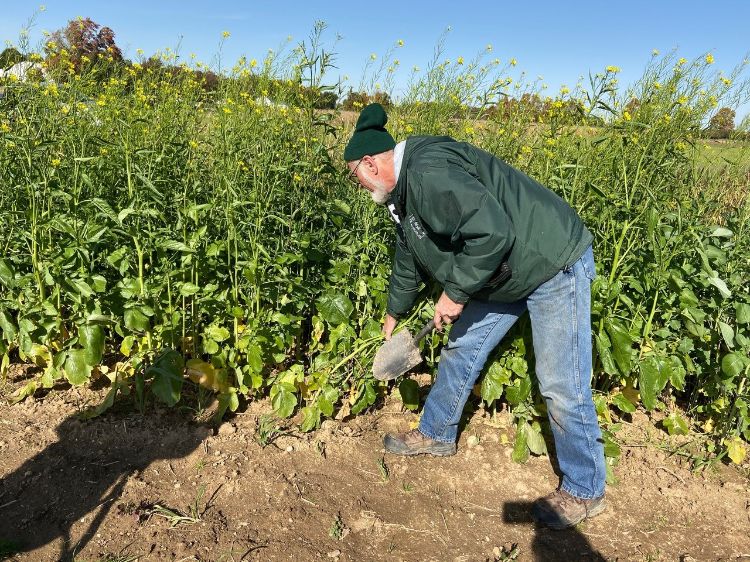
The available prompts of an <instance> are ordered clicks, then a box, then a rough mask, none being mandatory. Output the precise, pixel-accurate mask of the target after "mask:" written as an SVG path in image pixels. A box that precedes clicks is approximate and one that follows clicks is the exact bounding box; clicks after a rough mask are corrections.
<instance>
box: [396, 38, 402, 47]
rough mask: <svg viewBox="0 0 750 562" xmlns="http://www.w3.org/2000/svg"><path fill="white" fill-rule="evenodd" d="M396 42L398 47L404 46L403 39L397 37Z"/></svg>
mask: <svg viewBox="0 0 750 562" xmlns="http://www.w3.org/2000/svg"><path fill="white" fill-rule="evenodd" d="M396 43H397V44H398V46H399V47H403V46H404V40H403V39H399V40H398V41H397V42H396Z"/></svg>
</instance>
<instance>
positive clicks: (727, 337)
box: [719, 322, 734, 349]
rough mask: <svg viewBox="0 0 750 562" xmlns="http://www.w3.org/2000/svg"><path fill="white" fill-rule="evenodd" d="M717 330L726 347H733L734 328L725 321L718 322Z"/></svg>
mask: <svg viewBox="0 0 750 562" xmlns="http://www.w3.org/2000/svg"><path fill="white" fill-rule="evenodd" d="M719 331H720V332H721V337H722V338H724V342H725V343H726V344H727V347H728V348H729V349H732V348H734V330H733V329H732V327H731V326H730V325H729V324H726V323H725V322H719Z"/></svg>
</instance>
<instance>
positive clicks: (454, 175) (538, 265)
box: [388, 137, 593, 318]
mask: <svg viewBox="0 0 750 562" xmlns="http://www.w3.org/2000/svg"><path fill="white" fill-rule="evenodd" d="M388 205H389V207H390V208H391V210H392V211H395V213H394V214H395V216H396V218H397V220H398V221H399V224H398V239H397V244H396V253H395V256H394V260H393V271H392V273H391V279H390V286H389V295H388V313H389V314H391V315H392V316H394V317H396V318H398V317H400V316H403V315H404V314H406V313H407V312H408V311H409V309H411V307H412V306H413V304H414V301H415V300H416V298H417V296H418V294H419V288H420V285H421V283H422V282H426V281H428V279H429V278H432V279H434V280H436V281H437V282H438V283H440V284H441V285H442V286H443V288H444V290H445V292H446V294H447V295H448V296H449V297H450V298H451V299H453V300H454V301H456V302H460V303H465V302H466V301H468V300H469V298H476V299H482V300H488V301H494V302H513V301H516V300H519V299H522V298H524V297H526V296H527V295H528V294H529V293H531V292H532V291H533V290H534V289H536V288H537V287H538V286H539V285H541V284H542V283H544V282H545V281H547V280H548V279H551V278H552V277H554V276H555V275H556V274H557V273H558V272H559V271H560V270H561V269H563V268H564V267H567V266H569V265H571V264H573V263H574V262H575V261H576V260H577V259H578V258H579V257H580V256H581V255H582V254H583V252H584V251H585V250H586V248H588V246H589V245H590V244H591V242H592V240H593V236H592V235H591V233H590V232H589V231H588V230H587V229H586V227H585V226H584V224H583V222H582V221H581V219H580V218H579V216H578V214H577V213H576V212H575V211H574V210H573V209H572V208H571V207H570V206H569V205H568V204H567V203H566V202H565V201H564V200H563V199H562V198H560V197H558V196H557V195H556V194H555V193H553V192H552V191H550V190H549V189H547V188H546V187H544V186H542V185H541V184H539V183H538V182H536V181H534V180H533V179H531V178H530V177H528V176H527V175H526V174H524V173H522V172H520V171H519V170H516V169H515V168H513V167H511V166H509V165H508V164H506V163H505V162H503V161H502V160H500V159H499V158H496V157H495V156H493V155H492V154H490V153H488V152H485V151H483V150H481V149H479V148H477V147H475V146H472V145H471V144H468V143H465V142H456V141H455V140H453V139H452V138H450V137H410V138H409V139H407V141H406V147H405V150H404V156H403V160H402V164H401V170H400V173H399V177H398V180H397V183H396V187H395V188H394V190H393V191H392V192H391V198H390V200H389V202H388Z"/></svg>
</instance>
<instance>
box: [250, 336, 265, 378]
mask: <svg viewBox="0 0 750 562" xmlns="http://www.w3.org/2000/svg"><path fill="white" fill-rule="evenodd" d="M246 353H247V364H248V365H250V368H251V369H252V370H253V372H255V373H260V372H261V371H262V370H263V352H262V350H261V348H260V346H259V345H258V344H257V343H251V344H250V345H248V346H247V352H246Z"/></svg>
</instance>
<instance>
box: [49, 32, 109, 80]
mask: <svg viewBox="0 0 750 562" xmlns="http://www.w3.org/2000/svg"><path fill="white" fill-rule="evenodd" d="M45 50H46V53H47V64H48V66H49V68H50V69H53V70H65V69H64V68H61V67H62V66H63V65H64V64H67V62H68V61H69V62H70V63H71V64H72V65H73V69H74V71H75V72H76V73H80V72H81V70H83V69H84V68H85V67H86V66H87V65H89V64H95V63H96V62H97V59H98V58H99V57H100V55H101V56H102V57H106V58H107V59H111V60H112V61H114V62H122V51H120V48H119V47H118V46H117V45H116V44H115V32H114V31H112V29H111V28H109V27H106V26H105V27H102V26H101V25H99V24H98V23H96V22H95V21H93V20H92V19H91V18H78V19H75V20H71V21H69V22H68V25H67V26H65V27H64V28H62V29H59V30H57V31H55V32H54V33H53V34H52V35H51V36H50V39H49V41H48V42H47V45H46V46H45Z"/></svg>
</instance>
